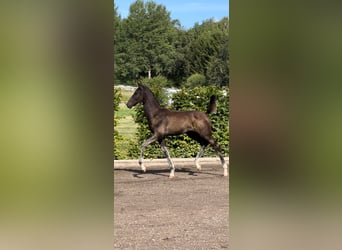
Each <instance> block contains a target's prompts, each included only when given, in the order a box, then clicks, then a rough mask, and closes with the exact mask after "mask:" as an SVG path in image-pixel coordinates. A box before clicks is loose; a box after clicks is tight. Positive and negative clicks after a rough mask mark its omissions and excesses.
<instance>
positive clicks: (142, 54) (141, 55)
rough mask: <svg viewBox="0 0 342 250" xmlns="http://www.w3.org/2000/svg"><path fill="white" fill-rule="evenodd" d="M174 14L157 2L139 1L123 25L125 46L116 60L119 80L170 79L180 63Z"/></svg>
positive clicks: (132, 6)
mask: <svg viewBox="0 0 342 250" xmlns="http://www.w3.org/2000/svg"><path fill="white" fill-rule="evenodd" d="M174 25H175V22H173V21H171V18H170V13H169V12H168V11H167V10H166V8H165V7H164V6H163V5H158V4H156V3H155V2H153V1H149V2H146V3H145V2H144V1H142V0H137V1H135V2H134V3H133V4H132V5H131V6H130V10H129V15H128V17H127V19H124V20H123V22H122V27H121V28H122V30H121V39H120V42H121V45H120V46H119V47H118V50H117V54H116V56H115V61H116V64H120V70H119V71H118V72H117V77H118V78H119V79H125V80H131V81H133V80H135V79H137V78H139V77H148V78H151V77H152V76H156V75H168V74H170V73H171V72H172V67H173V65H174V62H175V59H176V50H175V47H174V46H173V42H174V39H175V32H176V28H175V27H174Z"/></svg>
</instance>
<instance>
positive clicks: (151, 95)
mask: <svg viewBox="0 0 342 250" xmlns="http://www.w3.org/2000/svg"><path fill="white" fill-rule="evenodd" d="M140 86H141V87H142V88H143V89H144V92H145V94H146V99H148V100H149V101H151V102H152V103H153V105H156V106H158V107H160V103H159V101H158V99H157V98H156V96H155V95H154V93H153V92H152V91H151V90H150V89H149V88H148V87H147V86H145V85H140Z"/></svg>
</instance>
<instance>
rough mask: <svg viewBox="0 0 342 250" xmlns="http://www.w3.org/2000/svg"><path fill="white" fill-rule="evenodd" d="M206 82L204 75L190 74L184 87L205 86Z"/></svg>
mask: <svg viewBox="0 0 342 250" xmlns="http://www.w3.org/2000/svg"><path fill="white" fill-rule="evenodd" d="M206 83H207V81H206V79H205V76H204V75H202V74H198V73H196V74H192V75H191V76H189V77H188V79H187V80H186V83H185V87H188V88H189V87H198V86H205V85H206Z"/></svg>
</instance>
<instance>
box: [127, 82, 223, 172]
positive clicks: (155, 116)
mask: <svg viewBox="0 0 342 250" xmlns="http://www.w3.org/2000/svg"><path fill="white" fill-rule="evenodd" d="M138 103H142V104H143V105H144V111H145V115H146V117H147V120H148V125H149V127H150V129H151V131H152V133H153V135H152V136H151V137H150V138H149V139H147V140H146V141H145V142H144V143H143V144H142V146H141V154H140V159H139V164H140V167H141V169H142V170H143V171H144V172H146V168H145V166H144V164H143V156H144V150H145V148H146V147H147V146H148V145H149V144H151V143H152V142H155V141H158V142H159V144H160V146H161V148H162V150H163V152H164V153H165V155H166V157H167V160H168V163H169V165H170V167H171V172H170V178H172V177H174V176H175V166H174V164H173V162H172V160H171V157H170V153H169V151H168V149H167V147H166V145H165V137H166V136H168V135H179V134H183V133H186V134H187V135H188V136H189V137H190V138H192V139H194V140H196V141H197V142H198V143H199V144H200V145H201V149H200V151H199V152H198V154H197V156H196V159H195V164H196V167H197V169H198V170H199V171H200V170H201V166H200V165H199V163H198V159H199V158H200V157H201V156H202V154H203V151H204V149H205V147H206V146H207V145H208V144H210V145H211V146H212V147H213V148H214V150H215V152H216V153H217V155H218V156H219V157H220V160H221V164H222V167H223V175H224V176H227V175H228V168H227V164H226V162H225V160H224V158H223V156H222V154H221V150H220V147H219V145H218V144H217V142H216V141H215V140H214V138H213V137H212V133H211V123H210V120H209V117H208V114H210V113H212V112H213V111H214V110H215V109H216V97H215V96H212V97H211V98H210V103H209V105H208V109H207V112H206V113H204V112H200V111H172V110H169V109H165V108H161V107H160V105H159V102H158V101H157V99H156V97H155V96H154V94H153V93H152V92H151V90H150V89H149V88H147V87H146V86H144V85H141V84H139V85H138V88H137V89H136V90H135V92H134V94H133V95H132V97H131V98H130V99H129V100H128V102H127V107H128V108H132V107H133V106H135V105H136V104H138Z"/></svg>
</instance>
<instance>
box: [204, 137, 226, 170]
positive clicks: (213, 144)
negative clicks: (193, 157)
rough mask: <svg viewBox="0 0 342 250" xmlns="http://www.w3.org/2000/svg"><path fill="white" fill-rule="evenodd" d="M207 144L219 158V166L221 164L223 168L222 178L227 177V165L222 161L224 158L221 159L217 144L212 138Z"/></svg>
mask: <svg viewBox="0 0 342 250" xmlns="http://www.w3.org/2000/svg"><path fill="white" fill-rule="evenodd" d="M208 142H209V144H210V145H211V146H212V147H213V148H214V150H215V152H216V154H217V155H218V156H219V157H220V160H221V164H222V167H223V176H228V166H227V163H226V161H225V160H224V158H223V156H222V154H221V149H220V146H219V145H218V144H217V142H216V141H215V140H214V139H213V138H210V139H209V140H208Z"/></svg>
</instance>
